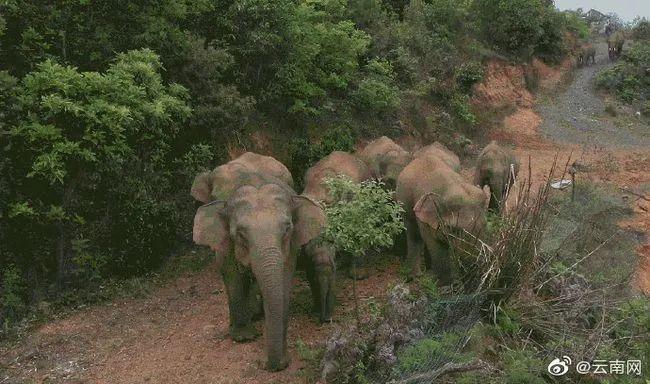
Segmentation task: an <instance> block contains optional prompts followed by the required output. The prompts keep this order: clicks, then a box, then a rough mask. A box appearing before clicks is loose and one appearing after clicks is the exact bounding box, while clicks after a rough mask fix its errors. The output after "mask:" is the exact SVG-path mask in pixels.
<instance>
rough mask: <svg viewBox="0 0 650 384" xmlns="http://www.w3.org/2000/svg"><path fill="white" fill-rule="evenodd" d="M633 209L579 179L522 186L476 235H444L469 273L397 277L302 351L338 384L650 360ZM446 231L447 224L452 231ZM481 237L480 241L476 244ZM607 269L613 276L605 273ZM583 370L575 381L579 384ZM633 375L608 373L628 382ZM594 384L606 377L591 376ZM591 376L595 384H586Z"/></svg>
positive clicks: (538, 376) (533, 375) (505, 376)
mask: <svg viewBox="0 0 650 384" xmlns="http://www.w3.org/2000/svg"><path fill="white" fill-rule="evenodd" d="M630 214H631V212H630V209H629V208H628V207H627V206H626V205H625V204H624V203H622V202H621V199H620V196H618V195H616V192H614V191H611V190H608V189H607V188H604V187H598V186H595V185H591V184H583V185H581V186H580V187H579V188H577V190H576V192H575V198H574V199H572V198H571V196H570V193H569V192H559V191H554V190H552V189H551V188H550V187H548V183H547V184H546V187H543V188H542V189H541V190H540V191H539V192H537V193H534V192H532V190H531V189H529V188H527V187H524V188H522V189H520V192H519V196H518V199H517V205H516V206H515V207H511V210H510V211H509V213H508V214H506V215H504V216H503V217H492V218H491V219H490V224H489V225H488V228H487V230H486V232H485V233H483V234H482V235H480V236H478V237H472V236H469V235H459V234H458V233H454V232H452V231H449V232H447V236H448V237H449V240H450V241H452V242H454V244H455V252H454V258H453V259H454V261H455V263H456V265H457V268H458V269H459V270H460V271H461V278H460V279H459V281H458V283H457V284H454V285H453V286H451V287H438V286H437V285H436V283H435V281H434V280H433V279H431V278H430V277H424V278H421V279H420V280H419V281H417V282H416V283H415V284H411V285H410V286H408V285H403V284H398V285H396V286H395V287H393V288H392V289H391V290H390V291H389V294H388V299H387V302H386V303H385V304H382V305H377V304H369V305H368V306H367V310H366V311H365V313H364V321H363V322H362V324H361V325H356V324H355V323H354V322H351V321H350V322H343V324H347V325H342V326H341V327H338V328H337V330H336V331H335V332H334V333H333V334H332V335H331V336H330V338H329V339H328V340H327V342H326V345H325V347H324V348H323V349H322V350H311V351H310V353H309V354H305V355H304V356H305V359H307V360H308V361H309V362H310V367H311V369H312V370H313V372H314V373H313V376H314V377H323V378H326V379H327V382H333V383H420V382H432V381H435V382H441V383H484V382H489V383H547V382H554V381H553V380H554V378H553V376H551V375H550V374H549V372H548V371H547V366H548V364H549V363H550V362H551V361H552V360H553V359H554V358H556V357H558V356H560V357H562V356H564V355H568V356H570V357H571V358H572V359H573V361H574V364H575V363H576V362H578V361H581V360H585V361H594V360H607V361H610V360H617V359H619V360H620V359H623V358H626V357H627V358H629V359H640V360H644V359H647V358H649V357H650V343H649V340H650V333H649V332H648V330H649V329H650V316H649V315H648V314H650V303H648V300H647V299H645V298H643V297H637V296H635V295H634V294H633V293H632V292H631V290H630V286H629V284H630V283H629V281H630V279H629V277H630V275H631V273H632V272H633V268H634V265H635V258H636V255H635V251H634V248H635V246H637V245H638V239H637V238H636V237H635V235H634V234H631V233H629V232H625V231H623V230H621V229H620V228H618V226H617V222H618V221H619V220H620V219H622V218H624V217H627V216H629V215H630ZM445 231H446V230H445ZM479 238H480V240H479ZM604 271H606V272H604ZM584 379H585V376H583V375H581V374H578V373H576V372H575V370H571V371H569V373H568V374H567V375H566V376H564V380H568V382H583V381H582V380H584ZM636 379H637V378H635V377H630V376H628V377H619V378H617V377H616V376H608V378H607V380H610V381H607V382H611V383H619V382H620V383H623V382H629V380H636ZM590 380H593V382H599V378H597V377H594V378H593V379H590ZM588 382H592V381H588Z"/></svg>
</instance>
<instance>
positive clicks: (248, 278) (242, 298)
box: [221, 257, 259, 341]
mask: <svg viewBox="0 0 650 384" xmlns="http://www.w3.org/2000/svg"><path fill="white" fill-rule="evenodd" d="M221 273H222V277H223V282H224V284H225V286H226V292H227V294H228V309H229V313H230V336H231V337H232V338H233V340H235V341H249V340H253V339H255V338H256V337H257V336H259V333H258V332H257V330H256V329H255V327H254V326H253V324H252V318H253V311H251V305H250V293H251V291H252V290H253V289H251V288H252V285H253V279H252V274H251V273H250V272H242V271H240V270H239V268H238V266H237V262H236V261H235V259H234V257H227V258H226V260H225V262H224V265H223V266H222V268H221Z"/></svg>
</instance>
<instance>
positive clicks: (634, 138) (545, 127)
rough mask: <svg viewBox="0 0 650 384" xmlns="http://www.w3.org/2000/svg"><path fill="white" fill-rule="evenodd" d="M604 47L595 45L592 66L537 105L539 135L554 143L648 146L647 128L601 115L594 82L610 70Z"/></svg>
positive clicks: (633, 120)
mask: <svg viewBox="0 0 650 384" xmlns="http://www.w3.org/2000/svg"><path fill="white" fill-rule="evenodd" d="M611 65H612V63H610V61H609V59H608V58H607V44H606V43H604V42H599V43H597V44H596V64H592V65H591V66H586V67H583V68H580V69H578V70H576V72H575V78H574V80H573V82H572V83H571V84H570V85H569V87H568V88H567V89H566V90H565V91H563V92H562V93H560V94H559V95H557V96H554V97H549V98H547V100H544V101H542V102H540V103H539V104H538V106H537V112H538V113H539V115H540V116H541V117H542V121H543V122H542V125H541V127H540V132H541V134H542V135H544V136H546V137H548V138H550V139H552V140H554V141H558V142H568V143H572V144H592V145H598V146H604V147H625V148H630V147H646V148H648V147H650V127H649V126H648V124H647V122H646V121H644V120H641V119H638V118H636V117H633V116H627V117H625V116H621V115H619V116H618V117H612V116H609V115H608V114H607V112H605V103H604V101H603V99H602V98H601V97H600V96H598V95H597V94H596V90H595V86H594V79H595V77H596V75H597V74H598V72H599V71H600V70H602V69H603V68H607V67H610V66H611Z"/></svg>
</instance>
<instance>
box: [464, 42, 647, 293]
mask: <svg viewBox="0 0 650 384" xmlns="http://www.w3.org/2000/svg"><path fill="white" fill-rule="evenodd" d="M597 47H598V54H597V56H596V64H595V65H592V66H588V67H584V68H575V70H573V69H574V68H573V65H572V62H571V61H570V60H566V61H564V62H563V63H562V64H561V65H560V66H558V67H557V68H552V67H549V66H546V65H544V64H543V63H541V62H539V61H534V62H533V64H532V65H528V66H521V65H513V64H508V63H504V62H498V61H494V62H492V63H490V64H489V66H488V71H487V74H486V76H485V80H484V81H483V82H482V83H481V84H480V85H478V86H477V87H476V88H475V94H476V96H475V99H474V102H475V103H477V104H480V105H482V106H486V105H487V106H490V107H493V108H504V107H507V106H509V107H510V108H511V109H512V110H513V112H512V113H511V114H509V115H508V116H506V117H505V118H504V120H503V124H502V127H501V128H500V129H496V130H493V131H491V133H490V136H491V137H490V138H491V139H495V140H498V141H500V142H507V143H511V144H513V145H514V149H515V153H516V154H517V157H518V158H519V159H520V160H521V162H522V164H523V167H522V169H523V172H524V174H526V173H527V167H528V161H529V160H530V168H531V172H532V180H533V181H534V182H543V181H544V180H546V178H547V175H548V172H549V169H550V167H551V165H552V164H553V163H554V162H556V163H557V164H558V167H559V168H561V169H563V168H564V166H565V164H567V163H569V162H570V163H573V162H574V161H576V162H578V163H579V164H580V165H581V167H580V169H582V170H583V172H579V173H578V174H577V176H576V177H577V181H578V182H580V181H582V180H588V181H590V182H594V183H608V184H611V185H614V186H615V187H617V188H619V189H620V190H621V191H622V192H623V198H624V199H625V200H626V201H627V202H629V204H630V205H631V208H632V209H633V212H634V215H633V216H632V217H631V218H629V219H626V220H624V221H622V222H620V223H619V225H620V226H621V227H622V228H624V229H626V230H630V231H634V232H636V233H638V234H640V236H642V237H643V238H644V239H645V240H644V242H643V244H642V245H641V246H639V248H638V249H637V251H638V255H639V263H638V266H637V272H636V275H635V278H634V283H633V284H634V286H635V288H637V289H638V290H639V291H641V292H644V293H645V294H647V295H650V243H649V241H650V240H649V239H648V229H649V228H650V171H649V170H650V127H649V126H648V123H647V120H645V121H644V120H641V119H638V118H635V117H634V116H619V117H617V118H614V117H612V116H608V115H607V114H606V112H605V102H604V101H603V96H602V95H599V94H598V93H597V92H596V90H595V88H594V77H595V75H596V74H597V73H598V71H599V70H601V69H603V68H605V67H607V66H609V65H611V63H610V62H609V61H608V59H607V55H606V49H607V48H606V46H605V45H603V44H602V43H601V44H598V45H597ZM535 75H539V79H538V80H539V82H538V83H537V85H538V86H539V89H540V91H541V92H540V93H539V94H540V96H538V97H535V96H533V95H532V94H531V92H529V91H528V90H527V87H526V79H527V78H529V79H530V76H535ZM529 81H531V80H529ZM532 81H534V79H533V80H532ZM558 177H559V175H558Z"/></svg>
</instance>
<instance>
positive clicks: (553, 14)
mask: <svg viewBox="0 0 650 384" xmlns="http://www.w3.org/2000/svg"><path fill="white" fill-rule="evenodd" d="M474 7H475V11H474V12H475V13H476V15H477V17H478V23H479V26H480V28H481V32H482V34H483V36H484V37H485V38H486V39H487V41H488V42H489V43H491V44H492V45H494V46H495V47H496V48H498V49H499V50H501V51H503V52H506V53H509V54H512V55H515V56H518V57H521V58H524V59H528V58H530V57H531V56H532V55H533V54H536V55H538V56H539V57H540V58H542V59H544V60H547V61H550V62H556V61H558V59H559V58H561V57H563V56H564V54H565V53H566V48H565V46H564V38H563V35H562V34H563V32H564V30H566V28H567V26H566V24H567V18H566V17H565V16H564V15H563V14H562V13H560V12H559V11H557V10H556V9H555V7H554V6H553V3H552V2H546V1H542V0H477V1H476V2H474ZM573 28H576V25H575V24H574V25H573Z"/></svg>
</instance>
